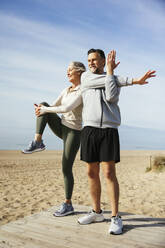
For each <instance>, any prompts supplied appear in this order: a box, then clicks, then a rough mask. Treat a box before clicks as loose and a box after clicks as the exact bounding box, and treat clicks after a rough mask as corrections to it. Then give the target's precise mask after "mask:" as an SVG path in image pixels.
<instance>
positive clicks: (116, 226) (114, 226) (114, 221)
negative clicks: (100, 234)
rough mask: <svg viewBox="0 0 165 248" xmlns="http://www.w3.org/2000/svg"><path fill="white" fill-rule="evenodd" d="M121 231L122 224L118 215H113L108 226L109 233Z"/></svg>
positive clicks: (119, 232)
mask: <svg viewBox="0 0 165 248" xmlns="http://www.w3.org/2000/svg"><path fill="white" fill-rule="evenodd" d="M122 232H123V224H122V219H121V217H120V216H118V215H117V216H114V217H112V218H111V224H110V227H109V233H110V234H121V233H122Z"/></svg>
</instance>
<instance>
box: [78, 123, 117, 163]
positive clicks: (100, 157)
mask: <svg viewBox="0 0 165 248" xmlns="http://www.w3.org/2000/svg"><path fill="white" fill-rule="evenodd" d="M80 158H81V160H83V161H85V162H88V163H92V162H103V161H104V162H108V161H115V163H118V162H120V143H119V134H118V130H117V129H115V128H96V127H89V126H86V127H84V128H83V129H82V131H81V150H80Z"/></svg>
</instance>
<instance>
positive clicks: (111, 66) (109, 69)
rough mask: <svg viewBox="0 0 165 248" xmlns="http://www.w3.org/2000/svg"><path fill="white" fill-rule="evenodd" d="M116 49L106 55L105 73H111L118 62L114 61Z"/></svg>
mask: <svg viewBox="0 0 165 248" xmlns="http://www.w3.org/2000/svg"><path fill="white" fill-rule="evenodd" d="M115 60H116V51H115V50H112V51H110V53H108V55H107V63H106V69H107V75H113V71H114V69H115V68H116V67H117V66H118V65H119V64H120V62H117V63H116V61H115Z"/></svg>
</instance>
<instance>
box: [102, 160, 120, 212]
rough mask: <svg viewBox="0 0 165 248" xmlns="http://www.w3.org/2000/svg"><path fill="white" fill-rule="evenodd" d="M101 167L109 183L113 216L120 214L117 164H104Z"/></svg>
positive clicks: (112, 162)
mask: <svg viewBox="0 0 165 248" xmlns="http://www.w3.org/2000/svg"><path fill="white" fill-rule="evenodd" d="M101 167H102V168H103V173H104V176H105V178H106V182H107V191H108V197H109V200H110V204H111V208H112V216H116V215H117V214H118V203H119V184H118V180H117V177H116V168H115V162H114V161H109V162H102V164H101Z"/></svg>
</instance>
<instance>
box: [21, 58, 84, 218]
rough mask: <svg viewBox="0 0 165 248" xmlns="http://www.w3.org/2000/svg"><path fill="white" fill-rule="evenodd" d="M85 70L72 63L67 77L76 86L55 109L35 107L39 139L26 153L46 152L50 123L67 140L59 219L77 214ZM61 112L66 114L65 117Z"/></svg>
mask: <svg viewBox="0 0 165 248" xmlns="http://www.w3.org/2000/svg"><path fill="white" fill-rule="evenodd" d="M85 70H86V69H85V66H84V65H83V64H82V63H81V62H72V63H70V65H69V67H68V70H67V75H68V78H69V81H70V82H71V83H72V85H71V86H70V87H67V88H66V89H64V90H63V91H62V93H61V95H60V96H59V97H58V98H57V100H56V101H55V102H54V103H53V104H52V105H51V106H49V105H48V104H47V103H45V102H43V103H41V104H39V105H35V113H36V116H37V121H36V134H35V138H34V141H32V142H31V144H30V146H29V148H28V149H25V150H23V151H22V152H23V153H26V154H28V153H32V152H36V151H42V150H44V149H45V145H44V144H43V141H42V135H43V132H44V129H45V126H46V124H47V123H48V125H49V127H50V128H51V130H52V131H53V133H54V134H55V135H56V136H58V137H59V138H61V139H63V147H64V149H63V155H62V171H63V176H64V186H65V198H66V199H65V202H64V203H62V205H61V206H60V208H59V209H58V210H57V211H56V212H55V213H54V215H55V216H65V215H68V214H71V213H73V212H74V208H73V206H72V202H71V197H72V192H73V185H74V178H73V173H72V166H73V163H74V160H75V157H76V154H77V151H78V149H79V146H80V130H81V127H82V117H81V115H82V97H81V91H80V78H81V74H82V73H83V72H84V71H85ZM57 113H62V116H61V118H60V117H59V116H58V115H57Z"/></svg>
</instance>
